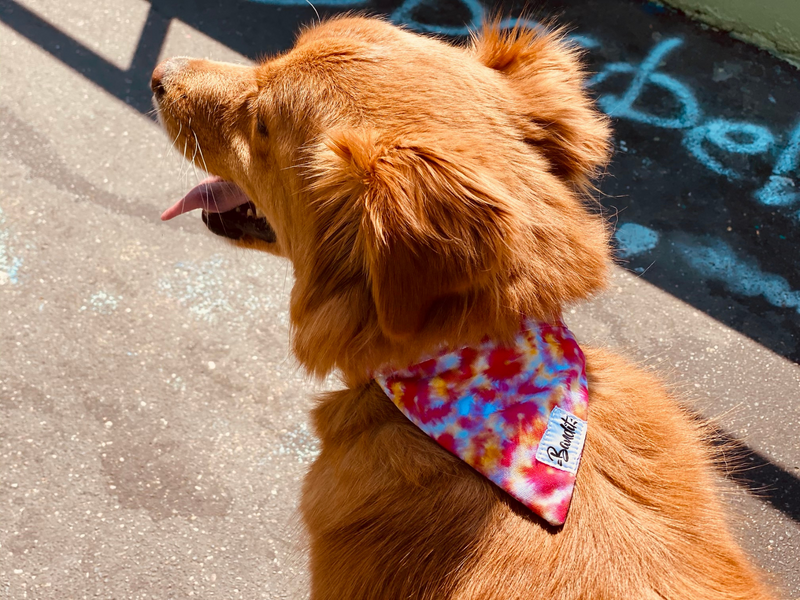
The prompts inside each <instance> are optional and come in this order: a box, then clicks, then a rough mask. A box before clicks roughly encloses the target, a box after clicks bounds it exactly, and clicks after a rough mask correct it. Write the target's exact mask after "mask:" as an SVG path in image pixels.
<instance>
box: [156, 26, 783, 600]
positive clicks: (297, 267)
mask: <svg viewBox="0 0 800 600" xmlns="http://www.w3.org/2000/svg"><path fill="white" fill-rule="evenodd" d="M583 85H584V75H583V72H582V70H581V68H580V66H579V63H578V60H577V58H576V53H575V51H574V50H573V49H571V47H570V46H569V45H568V44H566V43H565V42H564V40H563V39H562V37H561V36H560V35H559V34H558V33H552V32H550V33H545V32H534V31H528V30H523V29H518V30H514V31H510V32H502V31H500V29H499V28H498V27H496V26H491V25H490V26H487V27H486V28H485V29H484V30H483V32H482V33H480V34H478V35H476V36H475V38H474V39H473V41H472V43H471V45H469V46H468V47H463V48H460V47H453V46H450V45H447V44H445V43H443V42H441V41H437V40H434V39H430V38H426V37H422V36H418V35H415V34H412V33H410V32H408V31H404V30H402V29H399V28H397V27H394V26H392V25H390V24H388V23H386V22H384V21H381V20H376V19H364V18H341V19H335V20H332V21H328V22H327V23H324V24H321V25H319V26H316V27H313V28H311V29H308V30H306V31H305V32H303V33H302V34H301V35H300V36H299V38H298V40H297V43H296V45H295V47H294V48H293V49H292V50H291V51H289V52H287V53H286V54H283V55H281V56H278V57H276V58H273V59H271V60H267V61H265V62H263V63H262V64H260V65H257V66H255V67H246V66H234V65H228V64H220V63H212V62H208V61H203V60H190V59H172V60H170V61H167V62H165V63H162V64H161V65H160V66H159V67H158V68H157V69H156V71H155V73H154V75H153V90H154V92H155V94H156V99H157V102H158V106H159V108H160V115H161V118H162V121H163V124H164V126H165V127H166V129H167V131H168V132H169V134H170V135H171V136H173V137H175V138H177V139H178V142H179V143H178V146H179V147H180V146H183V145H184V144H185V147H186V148H187V157H189V158H190V159H192V158H193V159H194V160H195V161H196V162H197V163H198V164H199V166H201V167H203V168H204V169H206V170H207V171H209V172H210V173H212V174H213V175H214V176H215V177H213V178H211V179H209V180H207V181H206V182H205V183H204V184H203V185H201V186H199V187H198V188H195V190H193V191H192V192H190V194H189V195H188V196H187V197H186V198H185V199H184V200H183V201H182V202H181V203H179V204H178V205H176V206H175V207H173V208H171V209H169V210H168V211H167V212H166V213H165V215H164V218H172V217H173V216H175V215H177V214H180V213H181V212H185V211H187V210H191V209H193V208H204V209H205V210H204V212H203V217H204V220H205V221H206V222H207V224H208V226H209V227H210V228H211V229H212V230H213V231H215V232H217V233H220V234H223V235H226V236H227V237H230V238H233V239H235V240H237V242H236V243H238V244H239V245H240V246H244V247H249V248H257V249H261V250H266V251H268V252H272V253H275V254H278V255H281V256H285V257H287V258H288V259H289V260H290V261H291V262H292V265H293V267H294V274H295V285H294V288H293V289H292V294H291V323H292V334H293V335H292V343H293V348H294V352H295V354H296V355H297V357H298V359H299V360H300V361H301V362H302V364H303V365H304V366H305V367H306V368H307V369H308V371H309V372H311V373H313V374H315V375H318V376H323V375H325V374H327V373H329V372H331V371H332V370H338V371H340V372H341V373H342V375H343V377H344V380H345V382H346V385H347V389H344V390H342V391H337V392H333V393H329V394H327V395H325V396H323V397H322V398H320V400H319V406H318V407H317V409H316V410H315V411H314V423H315V426H316V431H317V434H318V435H319V438H320V440H321V445H322V451H321V454H320V456H319V458H318V459H317V461H316V462H315V464H314V465H313V467H312V468H311V471H310V473H309V474H308V477H307V479H306V482H305V486H304V489H303V497H302V514H303V518H304V521H305V525H306V527H307V529H308V532H309V534H310V554H311V586H312V598H314V600H322V599H330V600H355V599H366V598H376V599H398V600H399V599H403V600H406V599H414V600H421V599H426V600H456V599H457V600H495V599H496V600H515V599H519V600H522V599H526V600H539V599H546V600H567V599H569V600H578V599H583V600H589V599H593V600H594V599H597V600H599V599H607V600H622V599H625V600H657V599H659V600H663V599H682V600H710V599H720V600H721V599H729V600H732V599H742V600H758V599H766V598H771V597H772V596H771V593H770V592H769V591H768V590H767V588H766V587H765V586H764V585H763V584H762V582H761V575H760V573H759V572H758V571H757V569H755V568H754V567H752V566H751V565H750V563H749V562H748V560H747V558H746V557H745V556H744V554H743V552H742V550H741V549H740V548H739V546H738V545H737V544H736V542H735V541H734V539H733V538H732V536H731V534H730V533H729V531H728V525H727V523H726V518H727V515H726V511H725V508H724V507H723V506H722V504H721V503H720V501H719V500H718V498H717V493H716V491H715V475H714V473H713V469H712V456H711V452H710V450H709V449H708V447H707V446H706V445H705V443H704V441H703V432H702V431H701V429H700V427H699V426H698V425H697V424H696V423H695V422H694V421H693V420H692V419H691V418H690V417H689V416H688V415H687V413H686V412H685V411H684V410H683V409H681V408H680V406H679V405H678V404H677V403H676V401H675V400H674V399H673V398H672V397H670V396H669V395H668V393H667V392H666V391H665V389H664V387H663V386H662V384H661V383H659V381H658V380H656V379H655V378H654V377H653V376H651V375H649V374H647V373H644V372H642V371H641V370H639V369H637V368H635V367H634V366H632V365H631V364H630V363H628V362H627V361H625V360H624V359H621V358H619V357H617V356H614V355H613V354H611V353H609V352H607V351H605V350H600V349H586V355H587V368H588V378H589V390H590V408H589V410H590V413H589V414H590V417H589V429H588V431H589V433H588V438H587V441H586V447H585V452H584V457H583V461H582V465H581V468H580V470H579V472H578V479H577V484H576V489H575V494H574V497H573V501H572V508H571V510H570V514H569V517H568V518H567V521H566V523H565V524H564V525H563V526H562V527H552V526H549V525H547V524H546V523H545V522H544V521H543V520H541V519H540V518H538V517H536V516H535V515H533V514H532V513H531V512H529V511H528V510H527V509H525V508H524V507H523V506H522V505H521V504H519V503H517V502H516V501H515V500H513V499H512V498H511V497H510V496H508V495H506V494H505V492H502V491H500V490H499V489H498V488H496V487H495V486H494V485H493V484H491V483H490V482H489V481H488V480H486V479H484V478H483V477H481V476H479V475H478V474H477V473H476V472H474V471H473V470H472V469H471V468H470V467H468V466H467V465H466V464H464V463H462V462H461V461H460V460H458V459H456V458H455V457H453V456H452V455H450V454H449V453H448V452H447V451H445V450H443V449H442V448H441V447H439V446H438V445H437V444H436V443H435V442H433V441H432V440H431V439H430V438H428V437H427V436H426V435H425V434H424V433H422V432H421V431H420V430H419V429H417V428H416V427H415V426H414V425H412V424H411V422H409V421H408V420H407V419H406V417H405V416H404V415H403V414H401V413H400V411H399V410H398V409H397V408H396V407H395V406H394V404H392V402H391V401H390V400H389V399H388V398H387V397H386V396H385V394H384V393H383V391H382V390H381V388H380V387H379V386H378V385H377V384H376V383H375V382H374V381H373V380H372V378H371V375H370V374H371V373H373V372H374V371H375V370H376V369H378V368H383V367H386V366H387V365H393V366H397V367H403V366H406V365H409V364H411V363H413V362H414V361H416V360H417V359H419V357H420V356H423V355H426V354H428V353H431V352H433V351H434V350H435V349H437V348H440V347H442V345H446V346H448V347H453V348H455V347H461V346H464V345H468V344H473V343H476V342H478V341H479V340H480V339H481V338H483V337H484V336H487V335H488V336H490V337H492V338H494V339H497V340H501V341H504V340H509V339H510V338H511V337H512V336H513V334H514V332H516V330H517V328H518V327H519V322H520V315H527V316H529V317H533V318H536V319H541V320H550V319H554V318H557V317H558V315H559V314H560V313H561V311H562V308H563V307H564V305H565V304H567V303H570V302H574V301H576V300H579V299H582V298H585V297H587V296H589V295H590V294H592V293H593V292H595V291H597V290H599V289H601V288H602V287H603V285H604V281H605V276H606V269H607V266H608V264H609V247H608V235H607V230H606V227H605V225H604V223H603V221H602V219H601V217H600V216H598V215H597V214H595V213H594V212H592V211H591V210H589V209H588V208H587V206H586V204H585V197H584V195H585V194H584V192H585V190H586V189H587V187H588V185H589V181H590V179H591V178H592V177H593V176H594V175H595V174H596V172H597V170H598V169H599V168H601V167H602V166H603V165H604V164H605V162H606V161H607V159H608V155H609V142H608V138H609V129H608V124H607V122H606V120H605V119H604V118H603V117H602V116H601V115H600V114H599V113H598V112H597V111H596V110H595V108H594V107H593V105H592V103H591V101H590V100H589V99H588V98H587V95H586V94H585V93H584V89H583Z"/></svg>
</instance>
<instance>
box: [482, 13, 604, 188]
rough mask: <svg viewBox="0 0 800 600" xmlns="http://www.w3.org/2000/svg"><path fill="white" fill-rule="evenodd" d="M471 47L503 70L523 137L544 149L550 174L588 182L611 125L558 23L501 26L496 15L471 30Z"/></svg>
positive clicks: (484, 60)
mask: <svg viewBox="0 0 800 600" xmlns="http://www.w3.org/2000/svg"><path fill="white" fill-rule="evenodd" d="M472 51H473V53H474V55H475V56H476V57H477V59H478V60H479V61H480V62H482V63H483V64H484V65H486V66H487V67H489V68H491V69H494V70H496V71H498V72H500V73H502V74H504V75H505V76H506V78H507V81H508V83H509V85H510V87H511V89H512V91H513V93H514V96H515V98H514V102H515V106H514V107H513V111H514V113H515V114H514V115H513V116H515V117H517V121H518V126H519V128H520V130H521V133H522V136H523V138H524V139H525V141H526V142H527V143H528V144H530V145H531V146H533V147H535V148H537V149H538V150H539V151H540V152H541V153H542V154H543V155H544V157H545V158H546V159H547V160H548V161H549V163H550V165H551V171H552V172H553V173H554V174H555V175H557V176H558V177H560V178H562V179H564V180H566V181H568V182H570V183H572V184H573V185H576V186H577V187H579V188H585V187H587V186H588V185H589V183H590V181H591V179H592V178H593V177H595V176H596V175H597V174H598V171H599V169H600V168H601V167H603V166H604V165H605V164H606V163H607V162H608V159H609V157H610V151H611V148H610V128H609V124H608V118H607V117H605V116H604V115H602V114H601V113H600V112H599V111H598V110H597V109H596V108H595V107H594V104H593V102H592V100H591V99H590V98H589V96H588V94H587V93H586V89H585V87H586V77H585V73H584V71H583V68H582V66H581V63H580V60H579V59H580V51H579V49H578V48H577V46H575V44H573V43H571V42H569V41H567V39H566V36H565V34H564V33H563V31H560V30H558V29H552V28H547V27H541V28H537V29H529V28H525V27H522V26H517V27H514V28H512V29H507V30H504V29H502V28H501V26H500V22H499V21H495V22H492V23H488V24H486V25H484V27H483V29H482V31H481V32H480V33H478V34H476V35H475V36H474V38H473V43H472Z"/></svg>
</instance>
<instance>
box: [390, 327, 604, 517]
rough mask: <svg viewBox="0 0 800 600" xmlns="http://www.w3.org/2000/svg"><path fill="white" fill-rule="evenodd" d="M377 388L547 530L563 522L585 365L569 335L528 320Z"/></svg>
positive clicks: (581, 420)
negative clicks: (504, 341)
mask: <svg viewBox="0 0 800 600" xmlns="http://www.w3.org/2000/svg"><path fill="white" fill-rule="evenodd" d="M375 379H376V380H377V381H378V383H379V384H380V385H381V387H382V388H383V389H384V391H385V392H386V394H387V395H388V396H389V398H391V399H392V401H393V402H394V403H395V404H396V405H397V407H398V408H399V409H400V410H401V411H402V412H403V413H404V414H405V415H406V416H407V417H408V418H409V419H410V420H411V421H412V422H413V423H414V424H415V425H417V426H418V427H419V428H420V429H422V431H424V432H425V433H426V434H428V435H429V436H430V437H432V438H433V439H434V440H436V441H437V442H438V443H439V444H440V445H441V446H442V447H443V448H445V449H447V450H449V451H450V452H452V453H453V454H455V455H456V456H457V457H459V458H460V459H462V460H463V461H464V462H466V463H467V464H468V465H470V466H471V467H473V468H474V469H476V470H477V471H478V472H480V473H482V474H483V475H484V476H485V477H487V478H488V479H489V480H491V481H492V482H494V483H495V484H497V485H498V486H500V487H501V488H502V489H504V490H505V491H507V492H508V493H509V494H511V495H512V496H513V497H514V498H516V499H517V500H519V501H520V502H522V503H523V504H524V505H525V506H527V507H528V508H530V509H531V510H532V511H533V512H535V513H536V514H538V515H540V516H541V517H542V518H544V519H545V520H546V521H547V522H548V523H551V524H552V525H561V524H563V523H564V520H565V519H566V518H567V511H568V510H569V504H570V500H571V499H572V490H573V488H574V486H575V475H576V473H577V470H578V463H579V462H580V458H581V451H582V450H583V443H584V441H585V438H586V418H587V414H588V399H589V395H588V388H587V383H586V363H585V358H584V356H583V352H582V351H581V349H580V347H579V346H578V343H577V342H576V341H575V337H574V336H573V335H572V332H571V331H570V330H569V329H567V328H566V326H564V325H563V324H561V323H558V324H556V325H552V324H548V323H541V322H536V321H532V320H526V321H525V322H524V323H523V326H522V328H521V330H520V332H519V333H518V334H517V336H516V338H515V340H514V344H513V345H510V346H507V347H506V346H500V345H498V344H496V343H495V342H493V341H491V340H488V339H485V340H484V341H483V342H481V344H480V345H478V346H477V347H475V348H473V347H466V348H462V349H460V350H456V351H453V352H448V351H444V352H443V353H442V354H440V355H438V356H435V357H433V358H430V359H427V360H424V361H423V362H420V363H418V364H415V365H412V366H410V367H408V368H406V369H402V370H397V371H382V372H380V373H379V374H377V375H376V377H375Z"/></svg>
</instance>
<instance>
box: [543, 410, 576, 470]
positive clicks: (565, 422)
mask: <svg viewBox="0 0 800 600" xmlns="http://www.w3.org/2000/svg"><path fill="white" fill-rule="evenodd" d="M585 441H586V421H583V420H581V419H579V418H578V417H576V416H575V415H573V414H572V413H569V412H567V411H565V410H564V409H562V408H559V407H558V406H556V407H555V408H554V409H553V410H552V412H551V413H550V420H549V421H547V431H545V432H544V435H543V436H542V441H541V442H539V449H538V450H536V460H538V461H539V462H541V463H544V464H546V465H550V466H551V467H553V468H556V469H560V470H562V471H567V472H568V473H572V474H573V475H575V473H577V472H578V463H580V462H581V453H582V452H583V443H584V442H585Z"/></svg>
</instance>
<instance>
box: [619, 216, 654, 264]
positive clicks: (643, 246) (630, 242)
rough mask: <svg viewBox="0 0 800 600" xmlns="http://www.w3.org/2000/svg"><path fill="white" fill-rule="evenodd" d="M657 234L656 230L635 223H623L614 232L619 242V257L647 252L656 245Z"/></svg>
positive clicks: (628, 256)
mask: <svg viewBox="0 0 800 600" xmlns="http://www.w3.org/2000/svg"><path fill="white" fill-rule="evenodd" d="M659 237H660V236H659V234H658V232H657V231H654V230H653V229H650V228H649V227H645V226H644V225H639V224H637V223H625V224H623V225H621V226H620V227H619V228H618V229H617V231H616V232H615V233H614V238H615V239H616V240H617V244H619V250H618V251H617V254H618V255H619V256H620V257H621V258H630V257H632V256H637V255H638V254H643V253H645V252H649V251H650V250H652V249H653V248H655V247H656V246H657V245H658V240H659Z"/></svg>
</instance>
